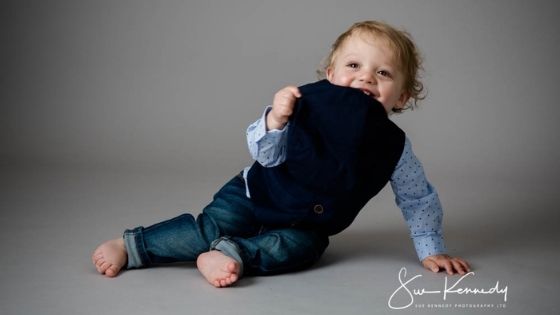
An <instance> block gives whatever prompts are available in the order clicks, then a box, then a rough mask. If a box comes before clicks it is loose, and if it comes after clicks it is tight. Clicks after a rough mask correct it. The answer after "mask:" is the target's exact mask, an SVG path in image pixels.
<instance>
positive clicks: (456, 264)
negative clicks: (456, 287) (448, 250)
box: [451, 260, 466, 275]
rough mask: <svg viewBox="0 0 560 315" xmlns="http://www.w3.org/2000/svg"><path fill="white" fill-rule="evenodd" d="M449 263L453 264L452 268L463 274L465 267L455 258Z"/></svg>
mask: <svg viewBox="0 0 560 315" xmlns="http://www.w3.org/2000/svg"><path fill="white" fill-rule="evenodd" d="M451 263H452V264H453V268H454V269H455V271H457V272H458V273H459V274H461V275H464V274H465V273H466V272H465V270H466V268H465V267H464V266H463V265H462V264H461V263H460V262H459V261H457V260H452V261H451Z"/></svg>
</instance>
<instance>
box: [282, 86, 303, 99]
mask: <svg viewBox="0 0 560 315" xmlns="http://www.w3.org/2000/svg"><path fill="white" fill-rule="evenodd" d="M286 89H287V90H288V91H290V93H291V94H292V95H293V96H295V97H301V93H300V92H299V89H298V88H297V87H296V86H292V85H290V86H287V87H286Z"/></svg>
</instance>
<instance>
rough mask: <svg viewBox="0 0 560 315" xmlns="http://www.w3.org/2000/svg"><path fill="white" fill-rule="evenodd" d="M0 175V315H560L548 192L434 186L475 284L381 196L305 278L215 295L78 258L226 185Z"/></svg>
mask: <svg viewBox="0 0 560 315" xmlns="http://www.w3.org/2000/svg"><path fill="white" fill-rule="evenodd" d="M1 172H2V173H1V176H0V196H1V197H0V211H1V213H0V235H1V239H2V242H1V245H0V246H1V252H2V255H1V256H0V269H1V270H2V272H1V273H0V314H3V315H12V314H41V315H47V314H53V315H54V314H56V315H60V314H135V315H141V314H322V315H326V314H398V313H411V314H433V313H441V314H452V313H460V314H489V313H498V314H558V310H559V309H560V307H559V306H558V303H557V299H558V292H559V291H560V283H559V282H560V265H559V263H558V262H559V261H560V253H559V251H558V248H559V247H558V245H559V240H560V237H559V232H558V223H559V210H560V209H559V205H558V201H559V198H558V196H557V194H556V192H555V187H554V186H552V185H545V184H542V185H524V186H521V185H516V184H513V183H512V182H509V181H507V180H497V179H491V178H481V179H480V180H478V181H477V184H476V185H472V182H469V181H467V180H464V179H462V180H455V179H452V178H450V177H446V176H440V177H437V176H436V177H435V178H433V179H432V182H434V183H435V184H436V187H438V190H439V193H440V196H441V199H442V202H443V205H444V211H445V219H444V222H445V223H444V231H445V238H446V243H447V246H448V248H449V250H450V253H451V254H455V255H459V256H462V257H464V258H466V259H467V260H468V261H469V262H471V264H472V266H473V271H474V274H471V275H469V276H467V277H464V278H460V277H459V276H452V277H447V276H446V275H445V274H444V273H439V274H433V273H431V272H428V271H426V270H424V269H423V268H422V267H421V265H420V264H419V263H418V261H417V259H416V256H415V252H414V250H413V247H412V242H411V241H410V240H409V238H408V234H407V230H406V226H405V224H404V222H403V220H402V217H401V214H400V211H399V210H398V208H397V207H396V206H395V205H394V202H393V200H392V198H393V197H392V195H391V191H390V189H388V188H386V189H385V190H384V191H382V193H381V194H380V195H379V196H378V198H376V199H375V200H373V201H372V202H370V203H369V204H368V205H367V207H366V208H365V209H364V210H363V211H362V213H361V214H360V216H359V217H358V219H357V222H355V224H354V225H352V227H351V228H349V229H348V230H346V231H344V232H343V233H341V234H339V235H336V236H334V237H332V239H331V245H330V246H329V248H328V249H327V252H326V253H325V255H324V257H323V258H322V260H321V261H320V262H319V263H318V264H317V265H316V266H315V267H314V268H312V269H309V270H306V271H302V272H298V273H293V274H286V275H279V276H270V277H247V278H243V279H242V280H241V281H239V283H238V284H237V285H235V286H234V287H231V288H225V289H216V288H214V287H212V286H211V285H209V284H208V283H206V282H205V280H204V279H203V278H202V276H201V275H200V274H199V273H198V271H197V270H196V268H195V267H194V265H193V264H173V265H169V266H162V267H157V268H151V269H142V270H133V271H125V272H123V273H122V274H121V275H120V276H118V277H117V278H115V279H108V278H105V277H103V276H101V275H99V274H97V272H96V270H95V268H94V267H93V265H92V263H91V261H90V255H91V252H92V251H93V249H94V248H95V247H96V246H97V245H98V244H99V243H100V242H102V241H104V240H107V239H110V238H114V237H117V236H119V235H120V234H121V233H122V231H123V230H124V229H126V228H132V227H135V226H139V225H144V226H147V225H150V224H152V223H156V222H159V221H161V220H164V219H168V218H171V217H174V216H176V215H178V214H180V213H182V212H185V211H190V212H193V213H197V212H199V211H200V209H201V208H202V207H203V206H204V205H205V204H206V202H207V201H208V200H210V198H211V196H212V194H213V193H214V192H215V191H216V190H217V189H218V188H219V187H220V185H221V184H222V183H224V182H225V181H226V180H227V179H228V177H218V176H213V177H212V176H205V174H204V172H202V171H201V172H200V174H198V175H197V174H184V173H168V172H159V171H157V170H153V171H150V172H142V173H140V172H128V171H119V170H115V171H107V170H104V171H99V170H93V169H88V170H80V169H68V168H52V167H50V168H34V169H30V168H19V169H17V168H9V169H8V168H6V169H4V170H2V171H1ZM233 174H234V173H232V175H233ZM467 187H468V189H467ZM404 270H406V275H405V273H404ZM399 274H400V280H399ZM401 283H403V284H401ZM460 289H462V290H463V291H461V290H460ZM468 289H470V290H471V291H470V292H469V291H468ZM475 289H478V290H479V294H474V293H472V292H473V291H475ZM428 291H429V292H433V291H441V292H440V293H429V292H428ZM480 291H484V292H486V294H480ZM422 293H423V294H422ZM460 293H463V294H460ZM444 295H445V299H444ZM398 308H400V309H398Z"/></svg>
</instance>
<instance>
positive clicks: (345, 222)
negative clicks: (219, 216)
mask: <svg viewBox="0 0 560 315" xmlns="http://www.w3.org/2000/svg"><path fill="white" fill-rule="evenodd" d="M299 90H300V92H301V94H302V97H301V98H299V99H298V100H297V102H296V105H295V107H294V112H293V114H292V116H291V117H290V126H289V129H288V134H287V148H286V161H285V162H284V163H282V164H280V165H279V166H275V167H269V168H267V167H263V166H262V165H260V164H259V163H258V162H255V163H254V164H253V165H252V166H251V168H250V170H249V173H248V175H247V181H248V185H249V191H250V193H251V199H252V200H253V201H254V203H255V215H256V217H257V218H258V219H259V220H260V221H261V222H263V223H264V224H268V225H272V226H303V227H310V228H316V229H318V230H321V231H322V232H324V233H326V234H328V235H332V234H336V233H338V232H340V231H342V230H343V229H345V228H346V227H348V226H349V225H350V224H351V223H352V221H353V220H354V218H355V217H356V216H357V215H358V212H359V211H360V210H361V209H362V208H363V207H364V205H365V204H366V203H367V202H368V201H369V200H370V199H371V198H372V197H373V196H375V195H376V194H377V193H379V191H380V190H381V189H382V188H383V187H384V186H385V185H386V184H387V182H388V181H389V179H390V178H391V174H392V173H393V171H394V169H395V166H396V165H397V163H398V161H399V159H400V156H401V154H402V151H403V148H404V141H405V134H404V132H403V131H402V130H401V129H400V128H399V127H397V126H396V125H395V124H394V123H393V122H392V121H391V120H389V117H388V116H387V113H386V112H385V109H384V108H383V105H381V103H379V102H378V101H376V100H375V99H373V98H371V97H370V96H367V95H365V94H364V93H363V92H362V91H360V90H357V89H353V88H348V87H341V86H337V85H333V84H331V83H329V82H328V81H327V80H322V81H318V82H315V83H311V84H307V85H304V86H301V87H300V88H299Z"/></svg>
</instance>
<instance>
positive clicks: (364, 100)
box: [92, 21, 470, 287]
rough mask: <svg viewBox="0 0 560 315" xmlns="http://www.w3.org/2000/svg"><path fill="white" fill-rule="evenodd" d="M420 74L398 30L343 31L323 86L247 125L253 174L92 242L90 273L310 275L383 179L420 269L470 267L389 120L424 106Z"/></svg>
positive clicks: (215, 277)
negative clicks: (454, 247) (446, 238)
mask: <svg viewBox="0 0 560 315" xmlns="http://www.w3.org/2000/svg"><path fill="white" fill-rule="evenodd" d="M420 66H421V64H420V58H419V55H418V52H417V49H416V47H415V45H414V43H413V42H412V40H411V38H410V36H409V35H408V34H407V33H406V32H403V31H400V30H397V29H395V28H393V27H391V26H390V25H387V24H385V23H381V22H377V21H365V22H360V23H356V24H354V25H352V27H350V29H348V30H347V31H346V32H344V33H343V34H341V35H340V36H339V37H338V39H337V40H336V41H335V42H334V44H333V46H332V50H331V52H330V55H329V56H328V58H327V59H326V62H325V65H324V67H323V69H321V70H320V74H321V75H322V78H323V80H321V81H318V82H316V83H312V84H308V85H304V86H301V87H299V88H298V87H295V86H287V87H285V88H283V89H281V90H279V91H278V92H277V93H276V94H275V96H274V99H273V104H272V106H269V107H267V108H266V110H265V111H264V114H263V115H262V117H261V118H260V119H259V120H257V121H256V122H254V123H253V124H252V125H250V126H249V128H248V129H247V141H248V145H249V151H250V153H251V155H252V156H253V158H254V159H255V160H256V162H255V163H254V164H253V165H252V166H250V167H247V168H245V169H244V170H243V171H242V172H241V173H240V174H238V175H236V176H234V177H233V178H232V179H231V180H230V181H229V182H227V183H226V184H225V185H224V186H223V187H222V188H221V189H220V190H219V191H218V192H217V193H216V194H215V195H214V198H213V201H212V202H210V204H208V205H207V206H206V207H205V208H204V209H203V211H202V213H201V214H200V215H198V217H197V218H196V219H195V218H194V217H193V216H192V215H190V214H183V215H180V216H178V217H176V218H173V219H170V220H167V221H164V222H161V223H157V224H154V225H152V226H150V227H147V228H144V227H137V228H135V229H132V230H126V231H125V232H124V234H123V237H121V238H117V239H114V240H110V241H107V242H105V243H103V244H101V245H100V246H99V247H98V248H97V249H96V250H95V251H94V253H93V255H92V260H93V263H94V265H95V267H96V268H97V270H98V272H99V273H101V274H104V275H106V276H108V277H115V276H117V274H118V273H119V272H120V271H121V270H122V269H123V268H127V269H132V268H141V267H148V266H152V265H156V264H161V263H169V262H177V261H196V265H197V268H198V270H199V271H200V272H201V273H202V275H203V276H204V277H205V278H206V280H207V281H208V282H209V283H211V284H212V285H214V286H216V287H226V286H230V285H232V284H233V283H235V282H236V281H238V280H239V279H240V278H241V277H242V276H243V275H270V274H278V273H283V272H290V271H295V270H300V269H303V268H307V267H309V266H311V265H312V264H313V263H315V262H316V261H317V260H318V259H319V258H320V257H321V255H322V253H323V252H324V251H325V249H326V248H327V246H328V244H329V236H331V235H334V234H336V233H339V232H341V231H342V230H344V229H345V228H346V227H348V226H349V225H350V224H351V223H352V221H353V220H354V219H355V217H356V215H357V214H358V212H359V211H360V210H361V209H362V207H363V206H364V205H365V204H366V203H367V201H368V200H370V199H371V198H372V197H373V196H374V195H375V194H377V193H378V192H379V191H380V190H381V189H382V188H383V186H385V185H386V184H387V182H390V183H391V187H392V189H393V192H394V193H395V197H396V202H397V205H398V206H399V208H400V209H401V210H402V213H403V216H404V218H405V220H406V222H407V224H408V227H409V229H410V235H411V238H412V240H413V242H414V246H415V248H416V252H417V255H418V257H419V259H420V261H421V262H422V264H423V266H424V267H425V268H427V269H429V270H431V271H433V272H438V271H439V270H445V271H446V272H447V273H448V274H450V275H452V274H454V273H458V274H461V275H463V274H465V273H466V272H468V271H470V267H469V264H468V263H467V262H466V261H465V260H463V259H461V258H458V257H451V256H449V255H447V254H446V248H445V246H444V243H443V236H442V228H441V223H442V216H443V213H442V209H441V205H440V202H439V198H438V196H437V192H436V190H435V189H434V187H433V186H432V185H431V184H430V183H429V182H428V181H427V179H426V177H425V175H424V171H423V169H422V166H421V164H420V162H419V161H418V159H417V158H416V156H415V155H414V153H413V152H412V147H411V144H410V141H409V139H408V138H407V137H406V136H405V134H404V132H402V130H400V129H399V128H398V127H397V126H396V125H395V124H393V123H392V122H391V121H390V120H389V119H388V115H389V114H390V113H393V112H402V111H404V110H406V109H408V108H411V107H413V106H415V105H416V102H417V101H418V100H421V99H422V91H423V86H422V84H421V82H420V81H419V79H418V77H419V74H418V71H419V69H420Z"/></svg>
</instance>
